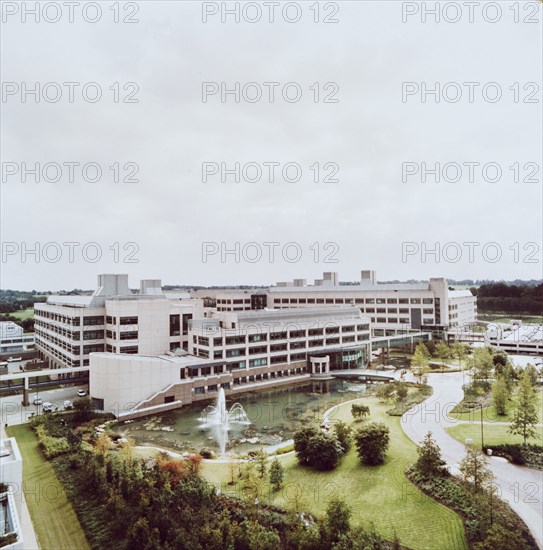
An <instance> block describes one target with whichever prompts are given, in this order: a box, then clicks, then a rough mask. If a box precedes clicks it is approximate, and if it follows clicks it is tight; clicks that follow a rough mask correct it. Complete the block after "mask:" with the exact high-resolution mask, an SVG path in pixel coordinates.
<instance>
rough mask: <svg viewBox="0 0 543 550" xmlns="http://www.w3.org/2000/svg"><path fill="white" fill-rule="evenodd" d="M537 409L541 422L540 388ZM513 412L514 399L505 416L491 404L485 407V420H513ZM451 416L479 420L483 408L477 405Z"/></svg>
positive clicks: (541, 396) (541, 400) (541, 397)
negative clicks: (470, 409)
mask: <svg viewBox="0 0 543 550" xmlns="http://www.w3.org/2000/svg"><path fill="white" fill-rule="evenodd" d="M537 397H538V399H537V402H536V405H537V409H538V411H537V412H538V415H539V421H538V422H539V423H540V424H541V423H543V391H541V390H539V391H538V392H537ZM513 412H514V403H513V401H512V400H510V401H509V406H508V408H507V414H506V415H504V416H498V414H497V413H496V409H495V407H494V405H490V406H489V407H485V408H484V409H483V420H484V421H485V422H511V421H512V420H513ZM449 416H450V417H451V418H456V419H457V420H470V421H474V422H479V420H480V418H481V409H480V408H478V407H475V408H474V409H473V410H472V411H470V412H464V413H457V412H455V413H449Z"/></svg>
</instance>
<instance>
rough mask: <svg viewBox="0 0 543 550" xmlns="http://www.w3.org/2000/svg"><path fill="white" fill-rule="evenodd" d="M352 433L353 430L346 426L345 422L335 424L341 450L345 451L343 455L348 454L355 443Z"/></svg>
mask: <svg viewBox="0 0 543 550" xmlns="http://www.w3.org/2000/svg"><path fill="white" fill-rule="evenodd" d="M351 432H352V430H351V428H350V426H348V425H347V424H345V422H342V421H341V420H340V421H339V422H336V423H335V424H334V434H335V436H336V437H337V440H338V441H339V444H340V445H341V448H342V449H343V453H346V452H347V451H348V450H349V449H350V448H351V444H352V441H353V439H352V436H351Z"/></svg>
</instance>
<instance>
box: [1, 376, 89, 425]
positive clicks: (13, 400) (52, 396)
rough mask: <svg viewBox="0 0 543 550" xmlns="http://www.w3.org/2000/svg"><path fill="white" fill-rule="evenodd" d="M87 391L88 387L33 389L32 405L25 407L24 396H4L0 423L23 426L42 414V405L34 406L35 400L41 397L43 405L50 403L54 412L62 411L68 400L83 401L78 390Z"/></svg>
mask: <svg viewBox="0 0 543 550" xmlns="http://www.w3.org/2000/svg"><path fill="white" fill-rule="evenodd" d="M81 389H82V390H85V391H86V392H87V393H88V385H87V384H85V385H83V386H70V387H68V388H57V389H53V390H40V389H39V388H37V389H33V390H32V391H31V392H30V395H29V399H30V405H29V406H28V407H23V404H22V402H23V394H22V393H21V394H18V395H8V396H2V398H1V400H0V401H1V405H0V421H1V422H2V424H8V425H9V426H11V425H14V424H23V423H24V422H28V421H29V420H30V417H31V416H32V415H33V414H34V415H36V414H41V413H42V405H34V404H33V402H34V399H35V398H36V397H39V398H41V399H42V403H45V402H47V401H48V402H50V403H51V404H52V405H53V411H54V410H56V408H57V407H58V410H62V409H63V408H64V407H63V404H64V401H66V400H68V401H71V402H72V403H74V402H75V401H76V400H77V399H81V398H80V397H79V396H78V395H77V391H78V390H81Z"/></svg>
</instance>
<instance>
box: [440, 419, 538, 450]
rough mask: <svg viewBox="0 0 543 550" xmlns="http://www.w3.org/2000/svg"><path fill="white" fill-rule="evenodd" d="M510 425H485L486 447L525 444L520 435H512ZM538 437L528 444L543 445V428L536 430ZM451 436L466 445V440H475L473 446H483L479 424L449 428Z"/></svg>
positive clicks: (530, 440) (529, 440)
mask: <svg viewBox="0 0 543 550" xmlns="http://www.w3.org/2000/svg"><path fill="white" fill-rule="evenodd" d="M508 428H509V426H508V425H503V424H501V425H500V424H484V426H483V437H484V440H485V445H502V444H504V443H524V438H523V437H522V436H520V435H513V434H510V433H509V432H508V431H507V430H508ZM536 430H537V432H538V434H539V435H538V437H535V438H533V439H528V441H527V443H534V444H537V445H543V427H541V426H539V427H537V428H536ZM447 431H448V432H449V434H450V435H451V436H452V437H454V438H455V439H457V440H458V441H460V442H461V443H464V442H465V440H466V438H468V437H469V438H471V439H473V444H474V445H475V446H476V447H477V446H479V447H480V446H481V426H480V424H478V423H477V422H474V423H473V424H458V425H457V426H453V427H452V428H447Z"/></svg>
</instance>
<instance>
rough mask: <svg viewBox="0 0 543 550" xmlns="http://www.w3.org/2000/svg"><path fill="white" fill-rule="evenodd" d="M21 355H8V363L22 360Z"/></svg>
mask: <svg viewBox="0 0 543 550" xmlns="http://www.w3.org/2000/svg"><path fill="white" fill-rule="evenodd" d="M22 360H23V358H22V357H8V363H15V361H22Z"/></svg>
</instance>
